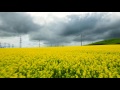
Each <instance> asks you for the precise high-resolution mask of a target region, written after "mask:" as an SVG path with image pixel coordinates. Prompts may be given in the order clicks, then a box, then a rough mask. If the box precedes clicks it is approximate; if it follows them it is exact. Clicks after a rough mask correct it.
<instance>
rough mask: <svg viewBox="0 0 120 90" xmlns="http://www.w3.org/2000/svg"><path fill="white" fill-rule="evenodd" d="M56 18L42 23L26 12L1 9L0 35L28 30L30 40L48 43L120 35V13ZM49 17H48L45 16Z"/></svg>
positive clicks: (9, 34)
mask: <svg viewBox="0 0 120 90" xmlns="http://www.w3.org/2000/svg"><path fill="white" fill-rule="evenodd" d="M52 19H53V22H47V21H46V22H47V23H45V24H44V25H42V26H40V25H38V24H36V23H34V22H33V18H32V17H30V16H29V15H28V14H26V13H20V12H19V13H17V12H0V36H1V37H3V36H14V35H16V33H17V34H28V35H29V37H30V40H41V41H43V42H44V43H45V44H48V45H51V44H52V45H58V44H59V45H61V44H65V43H71V42H80V40H81V37H80V34H82V39H83V41H96V40H101V39H109V38H118V37H120V14H116V13H114V12H113V13H106V12H103V13H102V12H101V13H97V12H96V13H88V14H84V15H68V16H66V17H65V18H57V17H52ZM46 20H47V19H46Z"/></svg>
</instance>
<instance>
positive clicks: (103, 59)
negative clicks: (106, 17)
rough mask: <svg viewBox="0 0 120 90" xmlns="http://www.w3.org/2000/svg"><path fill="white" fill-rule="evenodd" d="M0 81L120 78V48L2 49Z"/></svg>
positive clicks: (103, 46) (102, 46) (101, 46)
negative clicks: (11, 79)
mask: <svg viewBox="0 0 120 90" xmlns="http://www.w3.org/2000/svg"><path fill="white" fill-rule="evenodd" d="M0 78H120V45H97V46H68V47H46V48H21V49H19V48H10V49H7V48H6V49H5V48H2V49H0Z"/></svg>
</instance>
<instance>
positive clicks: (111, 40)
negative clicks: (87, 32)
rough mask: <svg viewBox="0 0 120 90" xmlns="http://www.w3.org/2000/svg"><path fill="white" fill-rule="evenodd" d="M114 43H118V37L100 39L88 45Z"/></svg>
mask: <svg viewBox="0 0 120 90" xmlns="http://www.w3.org/2000/svg"><path fill="white" fill-rule="evenodd" d="M115 44H118V45H120V38H113V39H108V40H102V41H98V42H94V43H91V44H90V45H115Z"/></svg>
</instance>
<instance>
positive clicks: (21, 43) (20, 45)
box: [20, 35, 22, 48]
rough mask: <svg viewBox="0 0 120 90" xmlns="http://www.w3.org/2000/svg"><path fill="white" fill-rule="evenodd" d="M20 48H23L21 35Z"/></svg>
mask: <svg viewBox="0 0 120 90" xmlns="http://www.w3.org/2000/svg"><path fill="white" fill-rule="evenodd" d="M20 48H22V38H21V35H20Z"/></svg>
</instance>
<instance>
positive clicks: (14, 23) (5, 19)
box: [0, 12, 40, 37]
mask: <svg viewBox="0 0 120 90" xmlns="http://www.w3.org/2000/svg"><path fill="white" fill-rule="evenodd" d="M39 28H40V26H39V25H37V24H35V23H34V22H33V18H32V17H31V16H29V15H28V14H26V13H24V12H22V13H21V12H0V37H7V36H13V35H17V34H27V33H29V32H32V31H36V30H38V29H39Z"/></svg>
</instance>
